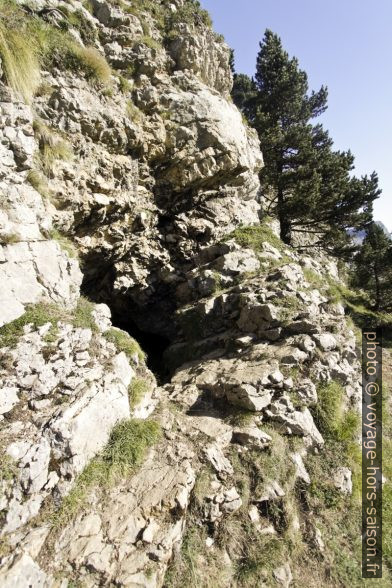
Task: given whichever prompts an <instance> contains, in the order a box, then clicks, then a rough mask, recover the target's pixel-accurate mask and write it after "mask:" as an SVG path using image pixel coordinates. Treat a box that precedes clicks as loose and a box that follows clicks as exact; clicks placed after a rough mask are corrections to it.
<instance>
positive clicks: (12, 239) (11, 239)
mask: <svg viewBox="0 0 392 588" xmlns="http://www.w3.org/2000/svg"><path fill="white" fill-rule="evenodd" d="M19 241H20V237H19V235H17V234H16V233H3V234H2V235H1V236H0V244H1V245H12V243H19Z"/></svg>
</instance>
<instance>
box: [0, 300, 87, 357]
mask: <svg viewBox="0 0 392 588" xmlns="http://www.w3.org/2000/svg"><path fill="white" fill-rule="evenodd" d="M93 309H94V305H93V303H92V302H90V301H89V300H87V299H86V298H84V297H83V296H82V297H80V298H79V300H78V304H77V306H76V309H75V310H74V312H70V311H67V310H65V309H63V308H61V307H60V306H58V305H56V304H53V303H48V302H39V303H37V304H31V305H29V306H27V308H26V312H25V313H24V314H23V315H22V316H20V317H19V318H17V319H15V320H14V321H12V322H10V323H7V324H6V325H3V326H2V327H0V345H1V346H2V347H11V348H12V347H15V346H16V344H17V342H18V340H19V339H20V337H21V336H22V335H23V333H24V327H26V326H27V325H32V327H33V329H38V328H39V327H42V326H43V325H46V324H47V323H51V324H52V327H53V328H52V329H51V335H50V336H49V338H48V337H46V341H47V342H53V340H54V337H55V334H56V329H57V323H58V322H59V321H64V322H65V321H68V322H69V323H71V324H72V325H73V326H74V327H75V328H84V329H91V330H92V331H93V332H97V330H98V327H97V325H96V324H95V321H94V319H93V316H92V314H91V313H92V311H93Z"/></svg>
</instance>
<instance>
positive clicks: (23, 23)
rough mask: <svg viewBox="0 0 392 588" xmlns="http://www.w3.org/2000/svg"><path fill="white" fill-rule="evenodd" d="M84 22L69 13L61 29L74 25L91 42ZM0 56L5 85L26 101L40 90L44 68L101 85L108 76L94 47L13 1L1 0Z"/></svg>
mask: <svg viewBox="0 0 392 588" xmlns="http://www.w3.org/2000/svg"><path fill="white" fill-rule="evenodd" d="M86 23H87V21H86V20H85V19H84V18H83V15H82V14H81V13H80V12H78V11H77V12H73V13H71V12H68V15H65V17H64V21H63V23H62V24H63V25H64V26H62V28H63V29H68V28H70V27H71V26H74V27H76V28H78V30H80V32H81V34H82V37H83V35H84V37H85V39H84V40H85V41H90V42H91V41H92V40H93V39H94V32H93V30H92V29H90V28H89V26H88V23H87V24H86ZM0 57H1V59H2V62H3V67H4V71H5V78H6V80H7V83H8V84H9V86H10V87H11V88H13V90H15V91H16V92H18V93H19V94H21V96H22V97H23V99H24V100H25V101H26V102H30V101H31V99H32V97H33V96H34V94H35V92H36V91H37V90H38V89H39V86H40V81H41V76H40V69H41V66H43V65H44V66H45V67H51V66H52V65H53V64H56V65H57V66H60V67H63V68H65V69H70V70H72V71H75V72H81V73H84V75H85V76H86V78H87V79H89V80H92V81H94V82H99V83H101V84H107V83H108V81H109V79H110V76H111V69H110V67H109V65H108V63H107V62H106V60H105V58H104V57H103V56H102V55H101V54H100V53H99V52H98V51H97V50H96V49H95V48H94V47H90V46H87V47H83V46H81V45H79V44H78V43H77V42H76V41H75V39H74V38H73V37H72V36H71V35H70V34H69V33H68V32H67V30H61V29H59V28H56V27H54V26H52V25H50V24H48V23H47V22H45V21H43V20H41V19H39V18H35V17H33V16H30V15H28V14H27V13H26V12H25V11H23V10H22V9H21V7H20V6H18V5H17V4H16V3H15V2H14V1H13V0H3V2H2V4H1V6H0Z"/></svg>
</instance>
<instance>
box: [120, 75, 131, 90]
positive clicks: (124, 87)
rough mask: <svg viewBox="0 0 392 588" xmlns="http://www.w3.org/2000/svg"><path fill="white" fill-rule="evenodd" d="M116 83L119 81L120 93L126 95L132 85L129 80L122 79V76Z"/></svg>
mask: <svg viewBox="0 0 392 588" xmlns="http://www.w3.org/2000/svg"><path fill="white" fill-rule="evenodd" d="M118 81H119V88H120V92H121V93H122V94H127V93H128V92H130V91H131V88H132V84H131V82H130V81H129V80H127V78H124V76H120V77H119V78H118Z"/></svg>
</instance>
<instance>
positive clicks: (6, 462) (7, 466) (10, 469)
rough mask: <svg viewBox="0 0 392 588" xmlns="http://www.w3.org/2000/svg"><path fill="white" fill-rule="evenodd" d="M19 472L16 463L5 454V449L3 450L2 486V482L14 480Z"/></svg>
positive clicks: (0, 458) (0, 465)
mask: <svg viewBox="0 0 392 588" xmlns="http://www.w3.org/2000/svg"><path fill="white" fill-rule="evenodd" d="M17 471H18V468H17V465H16V463H15V462H14V460H13V459H12V458H11V457H10V456H9V455H8V454H7V453H4V448H2V451H1V456H0V486H1V483H2V482H7V481H9V480H13V479H14V477H15V475H16V473H17Z"/></svg>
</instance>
